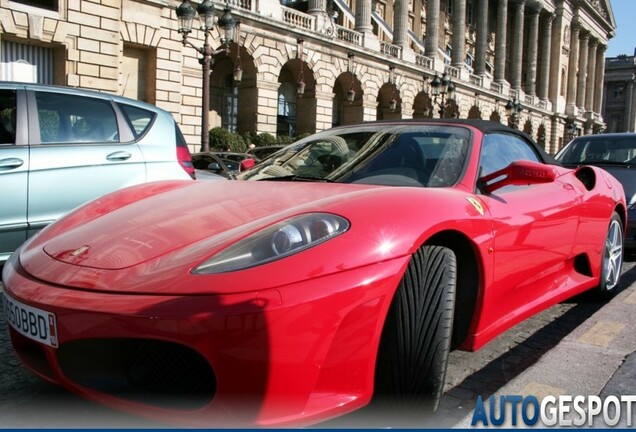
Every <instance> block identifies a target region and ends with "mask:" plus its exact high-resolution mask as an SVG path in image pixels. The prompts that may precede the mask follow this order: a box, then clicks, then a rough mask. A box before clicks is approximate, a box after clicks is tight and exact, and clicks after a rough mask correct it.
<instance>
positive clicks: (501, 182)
mask: <svg viewBox="0 0 636 432" xmlns="http://www.w3.org/2000/svg"><path fill="white" fill-rule="evenodd" d="M556 176H557V173H556V170H555V169H554V167H553V166H551V165H544V164H541V163H538V162H532V161H515V162H512V163H511V164H510V165H508V166H507V167H505V168H503V169H500V170H499V171H495V172H493V173H490V174H488V175H485V176H483V177H481V178H480V179H479V183H480V184H481V185H483V189H484V190H485V191H486V192H488V193H492V192H494V191H496V190H497V189H501V188H502V187H504V186H510V185H516V186H523V185H531V184H539V183H551V182H553V181H554V180H555V179H556Z"/></svg>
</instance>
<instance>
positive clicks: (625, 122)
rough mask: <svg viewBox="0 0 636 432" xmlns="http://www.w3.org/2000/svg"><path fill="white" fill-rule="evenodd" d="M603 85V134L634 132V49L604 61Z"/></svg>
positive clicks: (635, 92) (635, 76)
mask: <svg viewBox="0 0 636 432" xmlns="http://www.w3.org/2000/svg"><path fill="white" fill-rule="evenodd" d="M604 85H605V90H604V93H603V94H604V98H603V111H602V112H603V117H604V119H605V122H606V123H607V128H606V129H605V132H636V49H634V55H633V56H627V55H620V56H618V57H612V58H608V59H605V83H604Z"/></svg>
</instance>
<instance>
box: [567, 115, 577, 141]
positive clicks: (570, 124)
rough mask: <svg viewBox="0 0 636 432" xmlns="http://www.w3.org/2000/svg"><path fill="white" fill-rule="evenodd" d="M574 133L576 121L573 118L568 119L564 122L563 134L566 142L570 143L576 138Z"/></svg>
mask: <svg viewBox="0 0 636 432" xmlns="http://www.w3.org/2000/svg"><path fill="white" fill-rule="evenodd" d="M576 132H577V127H576V120H574V118H571V117H568V118H567V119H566V120H565V133H566V139H567V141H572V140H573V139H574V138H575V137H576Z"/></svg>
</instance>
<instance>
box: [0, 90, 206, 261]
mask: <svg viewBox="0 0 636 432" xmlns="http://www.w3.org/2000/svg"><path fill="white" fill-rule="evenodd" d="M193 176H194V167H193V166H192V159H191V157H190V151H189V150H188V147H187V145H186V143H185V140H184V138H183V135H182V134H181V131H180V130H179V127H178V126H177V124H176V123H175V121H174V119H173V117H172V114H170V113H169V112H167V111H164V110H162V109H159V108H157V107H155V106H153V105H150V104H146V103H143V102H139V101H135V100H132V99H128V98H124V97H118V96H115V95H110V94H106V93H98V92H93V91H86V90H79V89H73V88H66V87H56V86H45V85H37V84H24V83H12V82H0V263H1V262H3V261H5V260H6V259H7V258H8V257H9V255H10V254H11V253H12V252H13V251H14V250H15V249H17V247H18V246H20V244H22V243H23V242H24V241H25V240H26V239H27V238H28V237H29V236H30V235H32V234H34V233H35V232H37V231H38V230H40V229H42V228H43V227H45V226H46V225H48V224H49V223H51V222H53V221H54V220H56V219H58V218H59V217H60V216H62V215H64V214H65V213H67V212H69V211H70V210H72V209H73V208H75V207H77V206H78V205H80V204H83V203H85V202H87V201H89V200H92V199H94V198H97V197H99V196H101V195H103V194H105V193H108V192H112V191H114V190H117V189H121V188H123V187H126V186H132V185H135V184H139V183H145V182H150V181H155V180H166V179H192V178H193Z"/></svg>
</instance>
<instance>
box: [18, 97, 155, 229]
mask: <svg viewBox="0 0 636 432" xmlns="http://www.w3.org/2000/svg"><path fill="white" fill-rule="evenodd" d="M28 99H29V113H30V117H29V120H30V122H31V124H32V125H33V127H32V131H33V135H35V136H34V139H33V140H32V141H31V142H32V144H31V149H30V150H31V170H30V177H29V194H28V220H29V225H30V229H31V230H32V232H30V234H32V233H34V232H35V231H37V230H39V229H41V228H43V227H44V226H46V225H47V224H49V223H51V222H53V221H54V220H56V219H58V218H59V217H60V216H62V215H64V214H66V213H67V212H69V211H70V210H72V209H73V208H75V207H77V206H79V205H80V204H83V203H85V202H87V201H90V200H93V199H95V198H97V197H99V196H101V195H103V194H105V193H109V192H112V191H115V190H117V189H121V188H124V187H126V186H131V185H135V184H139V183H144V182H145V181H146V166H145V161H144V158H143V154H142V152H141V150H140V149H139V146H138V145H137V143H135V142H134V141H132V133H131V132H130V130H129V129H127V126H126V125H125V122H124V120H123V118H122V117H121V115H120V114H119V112H118V110H117V109H116V108H115V107H114V104H113V103H112V102H111V101H110V100H109V99H108V98H106V97H104V98H100V97H99V96H82V95H76V94H68V93H63V92H54V91H44V90H33V91H31V92H29V94H28ZM31 108H32V109H31Z"/></svg>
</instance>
